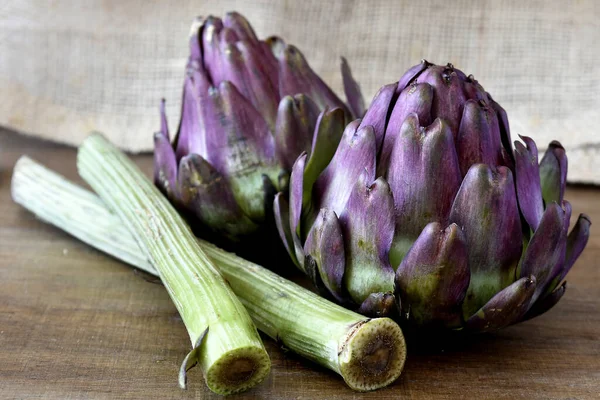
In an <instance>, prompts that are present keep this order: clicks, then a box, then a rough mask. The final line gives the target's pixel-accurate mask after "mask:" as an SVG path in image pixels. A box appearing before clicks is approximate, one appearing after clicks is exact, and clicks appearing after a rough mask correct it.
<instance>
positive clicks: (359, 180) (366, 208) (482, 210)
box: [274, 61, 590, 332]
mask: <svg viewBox="0 0 600 400" xmlns="http://www.w3.org/2000/svg"><path fill="white" fill-rule="evenodd" d="M339 135H340V134H338V136H339ZM324 136H328V137H335V136H336V134H335V132H329V133H328V134H327V135H324ZM341 136H342V137H341V141H340V142H339V144H337V143H335V142H334V141H327V140H321V141H319V140H315V142H314V145H313V147H312V148H311V151H310V155H309V154H307V153H304V154H302V155H300V156H299V157H298V159H297V160H296V162H295V163H294V165H293V168H292V172H291V178H290V188H289V200H288V198H287V196H286V195H285V194H283V193H280V194H278V195H277V197H276V199H275V204H274V208H275V217H276V223H277V227H278V229H279V233H280V236H281V238H282V240H283V243H284V244H285V247H286V249H287V250H288V252H289V254H290V256H291V258H292V260H293V261H294V263H295V264H296V265H297V266H298V267H299V268H300V269H301V270H303V271H304V272H305V273H306V274H307V275H309V276H310V277H311V279H312V280H313V282H314V283H315V285H316V287H317V288H318V289H319V290H320V291H321V292H322V293H324V294H325V295H326V296H328V297H331V298H333V299H335V300H336V301H338V302H339V303H341V304H343V305H345V306H347V307H350V308H353V309H357V310H358V311H359V312H361V313H365V314H367V315H373V316H382V315H399V316H400V318H401V319H402V321H403V322H404V323H405V325H408V326H415V327H419V328H427V329H465V330H468V331H474V332H480V331H490V330H496V329H499V328H502V327H505V326H507V325H511V324H514V323H516V322H519V321H522V320H525V319H528V318H531V317H534V316H536V315H539V314H541V313H543V312H545V311H547V310H548V309H550V308H551V307H552V306H553V305H554V304H556V302H557V301H558V300H559V299H560V298H561V296H562V295H563V294H564V292H565V288H566V286H565V283H563V281H564V278H565V276H566V275H567V273H568V272H569V270H570V268H571V267H572V266H573V264H574V262H575V260H576V259H577V257H578V256H579V255H580V254H581V252H582V250H583V248H584V247H585V245H586V243H587V240H588V237H589V228H590V220H589V218H588V217H587V216H585V215H584V214H581V215H580V216H579V218H578V220H577V222H576V223H575V226H574V227H573V229H572V230H571V231H570V233H569V223H570V217H571V205H570V204H569V202H568V201H566V200H565V199H564V191H565V184H566V174H567V157H566V154H565V151H564V149H563V147H562V146H561V145H560V144H559V143H558V142H552V143H550V145H549V147H548V150H547V151H546V153H545V154H544V156H543V158H542V160H541V162H540V163H538V153H537V148H536V145H535V142H534V141H533V140H532V139H530V138H528V137H521V139H522V140H523V142H524V143H525V144H522V143H521V142H518V141H517V142H515V143H514V146H515V147H514V149H513V147H512V144H511V136H510V131H509V125H508V119H507V116H506V112H505V111H504V110H503V109H502V108H501V107H500V106H499V105H498V104H497V103H496V102H495V101H494V100H493V99H492V97H491V96H490V95H489V94H488V93H487V92H486V91H485V90H484V89H483V88H482V87H481V85H479V83H478V82H477V81H476V80H475V79H474V78H473V76H466V75H465V74H464V73H462V72H461V71H460V70H458V69H456V68H454V67H453V66H452V65H451V64H448V65H447V66H438V65H433V64H430V63H428V62H426V61H423V62H422V63H421V64H419V65H417V66H415V67H413V68H411V69H410V70H408V71H407V73H406V74H405V75H404V76H402V78H401V79H400V80H399V81H398V82H396V83H393V84H390V85H386V86H384V87H382V88H381V89H380V91H379V92H378V94H377V95H376V96H375V98H374V99H373V101H372V103H371V105H370V107H369V109H368V110H367V112H366V114H365V115H364V117H363V118H362V120H360V119H359V120H355V121H353V122H351V123H350V124H349V125H348V126H347V127H346V128H345V130H344V132H343V135H341ZM317 138H318V136H317Z"/></svg>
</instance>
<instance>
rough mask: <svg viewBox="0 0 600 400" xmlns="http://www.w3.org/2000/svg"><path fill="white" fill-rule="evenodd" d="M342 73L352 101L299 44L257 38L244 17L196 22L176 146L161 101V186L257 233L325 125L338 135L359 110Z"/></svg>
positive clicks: (202, 217) (228, 225) (191, 205)
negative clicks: (296, 162)
mask: <svg viewBox="0 0 600 400" xmlns="http://www.w3.org/2000/svg"><path fill="white" fill-rule="evenodd" d="M342 72H343V74H344V80H345V82H346V83H347V85H348V88H349V98H350V100H351V101H350V104H351V107H348V106H346V105H345V104H344V103H343V102H342V101H341V100H340V99H339V98H338V97H337V96H336V95H335V94H334V92H333V91H332V90H331V89H330V88H329V87H327V85H326V84H325V83H324V82H323V81H322V80H321V79H320V78H319V77H318V76H317V74H315V73H314V72H313V71H312V70H311V68H310V67H309V66H308V63H307V62H306V60H305V59H304V57H303V55H302V54H301V53H300V51H299V50H298V49H297V48H295V47H294V46H291V45H287V44H285V43H284V42H283V40H282V39H280V38H277V37H272V38H269V39H267V40H266V41H262V40H259V39H258V38H257V37H256V35H255V33H254V31H253V30H252V27H251V26H250V24H249V23H248V21H246V19H244V18H243V17H242V16H241V15H239V14H237V13H228V14H227V15H226V16H225V18H223V19H219V18H215V17H208V18H206V19H200V20H197V21H195V23H194V24H193V25H192V30H191V36H190V56H189V60H188V64H187V74H186V78H185V84H184V89H183V100H182V115H181V121H180V123H179V128H178V132H177V135H176V136H175V140H174V143H173V145H172V144H171V142H170V136H169V131H168V125H167V121H166V116H165V111H164V103H163V105H162V107H161V129H160V132H158V133H156V134H155V136H154V143H155V152H154V154H155V163H154V165H155V168H154V176H155V182H156V185H157V186H158V187H159V188H160V189H161V190H162V191H163V192H164V193H165V194H166V195H167V196H168V197H169V199H170V200H171V201H172V202H174V203H175V204H177V205H178V206H179V207H180V208H182V209H184V210H185V211H187V213H188V214H191V215H192V216H194V217H196V218H197V219H198V220H199V222H200V223H201V225H202V226H204V227H208V228H210V229H212V230H213V231H215V232H217V233H219V234H221V235H222V236H224V237H226V238H228V239H233V240H236V239H239V238H240V237H243V236H244V235H247V234H250V233H252V232H254V231H255V230H256V229H257V228H258V227H260V226H261V224H262V223H263V222H264V220H265V217H266V214H270V213H269V212H268V211H269V210H270V209H271V205H272V201H273V196H274V195H275V193H277V191H285V190H287V184H288V181H289V171H290V170H291V167H292V165H293V162H294V160H295V159H296V158H297V157H298V155H299V154H300V153H302V152H303V151H309V150H310V146H311V143H312V142H313V134H314V132H315V131H318V130H319V128H318V126H319V124H322V125H324V126H327V127H328V129H321V130H323V131H324V132H334V133H337V132H339V131H340V130H342V129H343V126H344V125H345V122H346V121H349V120H351V119H352V117H353V113H352V112H351V111H350V109H352V110H354V111H355V112H358V113H362V109H361V108H360V107H361V103H360V102H359V100H360V99H361V96H360V93H359V92H358V89H357V86H356V83H355V82H354V81H353V79H352V77H351V75H350V72H349V69H348V67H347V64H345V62H344V63H343V65H342ZM356 110H358V111H356ZM334 128H335V129H334ZM339 137H340V134H339V133H337V138H332V139H331V140H333V141H336V140H337V141H339Z"/></svg>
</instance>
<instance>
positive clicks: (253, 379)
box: [206, 347, 271, 395]
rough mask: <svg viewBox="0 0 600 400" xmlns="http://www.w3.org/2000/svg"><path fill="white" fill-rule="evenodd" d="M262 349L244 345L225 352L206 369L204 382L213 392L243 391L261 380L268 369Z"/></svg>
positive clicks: (268, 362)
mask: <svg viewBox="0 0 600 400" xmlns="http://www.w3.org/2000/svg"><path fill="white" fill-rule="evenodd" d="M270 367H271V364H270V360H269V356H268V355H267V353H266V352H265V351H264V349H262V348H259V347H244V348H241V349H235V350H233V351H230V352H228V353H225V354H224V355H223V356H222V357H221V358H220V359H219V360H217V361H216V362H215V363H214V364H212V366H211V367H210V368H209V369H208V371H206V384H207V386H208V387H209V388H210V390H212V391H213V392H215V393H218V394H223V395H228V394H234V393H239V392H243V391H245V390H248V389H250V388H251V387H253V386H255V385H258V384H259V383H260V382H262V381H263V380H264V379H265V378H266V377H267V375H269V371H270Z"/></svg>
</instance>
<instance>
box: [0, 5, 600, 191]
mask: <svg viewBox="0 0 600 400" xmlns="http://www.w3.org/2000/svg"><path fill="white" fill-rule="evenodd" d="M229 10H237V11H240V12H241V13H242V14H244V15H245V16H246V17H247V18H248V19H249V20H250V21H251V23H252V24H253V26H254V27H255V29H256V31H257V33H258V35H259V36H260V37H266V36H268V35H270V34H275V33H277V34H279V35H280V36H283V37H284V38H285V39H286V40H287V41H288V42H291V43H294V44H296V45H297V46H298V47H299V48H300V49H301V50H302V51H303V52H304V53H305V55H306V57H307V58H308V60H309V62H310V64H311V66H312V67H313V68H314V69H315V70H316V71H317V72H318V73H319V74H320V75H321V76H322V77H323V78H324V79H325V81H327V82H328V83H329V84H330V85H332V87H333V88H334V89H335V90H336V91H337V92H338V93H340V94H341V93H343V92H342V89H341V76H340V73H339V57H340V56H341V55H344V56H346V57H347V58H348V60H349V62H350V65H351V66H352V69H353V72H354V75H355V77H356V78H357V80H358V81H359V82H360V83H361V86H362V90H363V94H364V95H365V97H366V98H367V99H370V98H371V97H372V96H373V94H374V93H375V92H376V90H377V89H378V87H379V86H381V85H383V84H385V83H388V82H391V81H394V80H397V79H398V78H399V76H400V75H401V74H402V73H403V72H404V70H406V69H407V68H408V67H410V66H411V65H413V64H416V63H418V62H419V60H420V59H422V58H425V59H427V60H429V61H432V62H436V63H447V62H452V63H453V64H454V65H455V66H456V67H457V68H459V69H461V70H463V71H464V72H466V73H472V74H473V75H474V76H475V77H476V78H477V79H478V80H479V82H480V83H482V84H483V86H484V87H485V88H486V89H487V90H488V91H489V92H490V93H492V94H493V96H494V98H495V99H496V100H497V101H498V102H500V104H502V105H503V106H504V108H505V109H506V110H507V112H508V116H509V119H510V124H511V128H512V132H513V135H514V138H516V137H517V136H516V135H517V134H523V135H529V136H532V137H533V138H534V139H535V140H536V141H537V143H538V146H539V147H540V150H543V149H544V148H545V147H546V146H547V143H548V142H549V141H550V140H552V139H558V140H560V141H561V142H562V143H563V145H564V146H565V147H566V148H567V154H568V156H569V161H570V163H569V178H570V179H571V181H579V182H595V183H600V134H599V133H598V129H599V128H598V119H599V118H598V117H599V116H600V101H599V100H600V22H599V21H600V1H595V0H588V1H585V0H580V1H565V0H563V1H560V0H557V1H524V0H516V1H470V0H461V1H414V0H413V1H375V0H371V1H342V0H337V1H335V0H328V1H323V0H321V1H319V0H304V1H298V0H289V1H288V0H286V1H266V0H263V1H251V0H240V1H228V0H220V1H172V2H167V1H164V2H160V1H151V0H144V1H142V0H136V1H133V0H132V1H123V0H120V1H119V0H107V1H79V0H74V1H29V0H15V1H11V0H8V1H6V0H4V2H2V4H1V5H0V90H1V93H2V101H0V125H4V126H7V127H10V128H13V129H16V130H18V131H22V132H25V133H28V134H34V135H39V136H42V137H45V138H50V139H53V140H56V141H60V142H65V143H70V144H77V143H79V142H80V141H81V140H82V138H84V137H85V135H86V134H87V133H88V132H89V131H90V130H100V131H103V132H104V133H105V134H107V135H108V136H109V138H110V139H111V140H113V141H114V142H116V143H117V144H119V145H120V146H121V147H122V148H124V149H127V150H131V151H142V150H149V149H151V146H152V140H151V137H152V133H153V132H154V131H155V130H156V129H157V128H158V126H159V125H158V124H159V120H158V111H157V110H158V105H159V100H160V98H161V97H165V98H166V99H167V104H168V106H167V108H168V115H169V117H170V124H171V126H172V128H175V127H176V124H177V121H178V117H179V104H180V97H181V85H182V78H183V71H184V64H185V60H186V56H187V52H188V48H187V35H188V30H189V24H190V22H191V20H192V18H193V17H194V16H196V15H207V14H215V15H221V14H223V13H224V12H225V11H229Z"/></svg>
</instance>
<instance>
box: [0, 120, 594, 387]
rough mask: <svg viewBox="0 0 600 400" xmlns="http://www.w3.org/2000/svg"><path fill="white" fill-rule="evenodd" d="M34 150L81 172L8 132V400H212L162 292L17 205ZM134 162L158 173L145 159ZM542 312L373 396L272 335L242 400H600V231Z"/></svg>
mask: <svg viewBox="0 0 600 400" xmlns="http://www.w3.org/2000/svg"><path fill="white" fill-rule="evenodd" d="M24 153H25V154H28V155H30V156H32V157H33V158H35V159H36V160H38V161H40V162H42V163H43V164H45V165H47V166H49V167H50V168H53V169H55V170H57V171H59V172H60V173H62V174H64V175H66V176H67V177H68V178H71V179H75V180H76V181H77V182H81V180H80V179H78V178H77V174H76V170H75V150H74V149H71V148H66V147H62V146H57V145H53V144H49V143H45V142H41V141H38V140H33V139H29V138H24V137H21V136H17V135H14V134H8V133H7V132H6V131H2V130H1V129H0V398H1V399H30V398H44V399H81V398H86V399H88V398H93V399H142V398H156V399H187V398H203V399H205V398H218V397H219V396H216V395H213V394H212V393H210V392H209V391H208V390H207V389H206V388H205V387H204V383H203V379H202V375H201V372H200V371H199V370H197V369H196V370H193V371H192V372H191V373H190V376H189V382H190V385H189V389H188V390H187V391H181V390H180V389H179V388H178V387H177V372H178V368H179V365H180V363H181V361H182V360H183V357H184V356H185V354H186V353H187V352H188V351H189V348H190V343H189V341H188V337H187V335H186V332H185V329H184V327H183V324H182V322H181V320H180V318H179V316H178V314H177V312H176V310H175V307H174V306H173V305H172V304H171V302H170V300H169V297H168V296H167V293H166V291H165V290H164V289H163V287H162V286H161V285H160V284H156V283H153V282H150V281H149V280H148V277H147V276H144V275H143V274H141V273H139V272H136V271H135V270H134V269H132V268H130V267H128V266H126V265H124V264H122V263H120V262H119V261H116V260H114V259H112V258H110V257H108V256H105V255H104V254H102V253H100V252H98V251H95V250H93V249H92V248H90V247H88V246H86V245H84V244H82V243H80V242H79V241H77V240H75V239H73V238H72V237H70V236H68V235H67V234H65V233H63V232H61V231H59V230H58V229H55V228H53V227H51V226H49V225H46V224H45V223H43V222H41V221H39V220H37V219H36V218H35V217H34V216H33V215H32V214H30V213H29V212H27V211H25V210H23V209H22V208H20V207H19V206H17V205H16V204H14V203H13V202H12V200H11V198H10V189H9V188H10V177H11V173H12V166H13V165H14V163H15V161H16V160H17V158H18V157H19V156H20V155H21V154H24ZM136 160H137V161H138V162H139V164H140V165H141V166H142V167H143V168H144V169H145V170H146V171H150V168H151V159H150V157H149V156H142V157H137V158H136ZM567 198H568V200H569V201H571V203H572V205H573V210H574V212H573V214H574V218H575V217H576V216H577V214H578V213H579V212H586V213H587V214H588V215H589V216H590V217H591V219H592V221H593V222H595V223H596V224H600V189H597V188H581V187H580V188H569V189H568V191H567ZM595 228H596V226H592V237H591V239H590V242H589V244H588V247H587V249H586V250H585V252H584V253H583V255H582V257H581V258H580V259H579V261H578V262H577V264H576V265H575V267H574V269H573V270H572V271H571V273H570V274H569V279H568V281H569V284H568V289H567V293H566V294H565V296H564V298H563V299H562V301H561V302H560V303H559V304H558V305H557V306H556V307H555V308H554V309H553V310H551V311H550V312H548V313H547V314H545V315H543V316H541V317H539V318H537V319H534V320H532V321H528V322H525V323H523V324H520V325H517V326H513V327H510V328H508V329H505V330H503V331H501V332H499V333H496V334H488V335H481V336H477V337H473V338H470V339H469V340H467V341H465V342H463V343H458V344H455V345H452V346H450V347H447V348H444V349H443V350H442V351H430V352H427V351H420V352H419V353H417V354H410V355H409V358H408V360H407V363H406V367H405V370H404V373H403V375H402V376H401V378H400V379H399V380H398V381H397V382H396V383H394V384H393V385H391V386H390V387H388V388H386V389H383V390H379V391H377V392H373V393H367V394H359V393H354V392H352V391H351V390H349V389H348V388H347V387H346V386H345V384H344V382H343V381H342V380H341V378H339V377H338V376H337V375H335V374H334V373H332V372H330V371H328V370H325V369H323V368H321V367H318V366H316V365H314V364H312V363H310V362H308V361H305V360H303V359H301V358H299V357H297V356H295V355H293V354H290V353H284V352H283V351H282V350H281V349H279V348H278V347H277V345H276V344H275V343H274V342H273V341H272V340H270V339H268V338H265V344H266V346H267V350H268V351H269V354H270V356H271V359H272V363H273V367H272V373H271V375H270V377H269V378H268V380H267V381H266V382H264V383H263V384H262V385H260V386H258V387H256V388H255V389H253V390H252V391H249V392H247V393H245V394H242V395H238V396H237V398H248V399H251V398H277V399H310V398H325V399H348V398H377V399H392V398H394V399H396V398H400V399H455V398H463V399H465V398H468V399H487V398H489V399H503V398H506V399H534V398H535V399H600V229H595Z"/></svg>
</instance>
